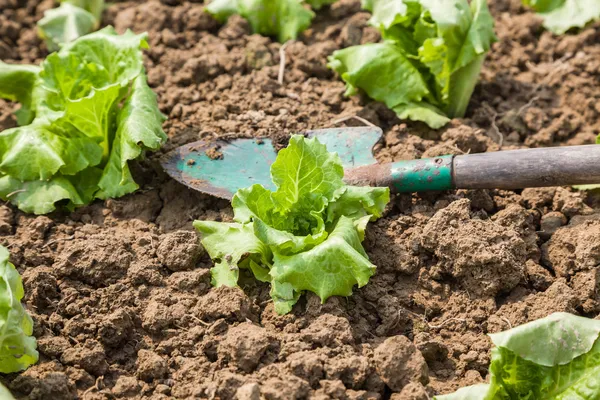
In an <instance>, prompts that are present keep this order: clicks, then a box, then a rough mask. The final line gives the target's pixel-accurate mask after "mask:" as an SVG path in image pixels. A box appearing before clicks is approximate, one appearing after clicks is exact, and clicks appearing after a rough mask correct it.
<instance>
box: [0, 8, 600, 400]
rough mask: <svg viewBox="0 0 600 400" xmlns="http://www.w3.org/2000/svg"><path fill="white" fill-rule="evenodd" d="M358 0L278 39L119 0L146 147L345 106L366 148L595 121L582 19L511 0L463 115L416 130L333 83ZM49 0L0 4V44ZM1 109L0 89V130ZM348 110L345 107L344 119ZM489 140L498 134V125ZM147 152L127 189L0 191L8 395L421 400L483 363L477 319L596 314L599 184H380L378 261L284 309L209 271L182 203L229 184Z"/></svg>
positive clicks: (234, 22) (598, 37) (357, 34)
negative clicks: (12, 369) (35, 206)
mask: <svg viewBox="0 0 600 400" xmlns="http://www.w3.org/2000/svg"><path fill="white" fill-rule="evenodd" d="M359 3H360V2H359V1H358V0H340V1H339V2H338V3H336V4H334V5H333V6H332V7H331V8H330V9H324V10H322V11H321V12H319V15H318V17H317V19H316V21H315V23H314V24H313V27H312V29H311V30H309V31H308V32H306V34H305V35H303V36H302V37H301V39H300V40H298V41H296V42H294V43H292V44H290V45H289V46H288V47H287V50H286V52H287V59H288V62H287V65H286V70H285V78H284V84H283V85H279V84H278V83H277V71H278V64H279V48H280V44H279V43H276V42H274V41H273V40H271V39H269V38H264V37H260V36H257V35H249V27H248V24H247V23H246V22H244V21H243V20H241V19H239V18H231V20H230V21H229V22H228V23H227V24H225V25H224V26H219V24H217V23H216V22H215V21H213V20H212V19H211V18H210V17H209V16H208V15H206V14H205V13H204V12H203V5H202V4H201V3H196V2H187V1H180V0H163V1H162V2H159V1H155V0H154V1H148V2H142V1H140V2H120V3H115V4H112V5H111V6H110V7H109V9H108V10H107V12H106V13H105V15H104V21H103V22H104V24H113V25H115V26H116V27H117V29H118V30H119V31H123V30H125V29H126V28H131V29H133V30H135V31H137V32H140V31H148V32H149V34H150V45H151V49H150V50H149V51H148V52H147V59H146V61H147V62H146V65H147V68H148V74H149V82H150V84H151V85H152V87H153V88H154V89H155V90H156V92H157V94H158V98H159V102H160V107H161V109H162V111H163V112H164V113H165V114H167V115H168V116H169V120H168V121H167V122H165V130H166V131H167V132H168V134H169V136H170V141H169V143H168V144H167V145H166V147H165V149H164V151H168V150H170V149H173V148H174V147H176V146H178V145H181V144H184V143H188V142H191V141H194V140H198V139H213V138H217V137H219V136H222V135H228V137H232V136H236V135H237V136H271V137H273V139H274V140H276V142H277V143H279V144H284V143H285V141H286V138H287V137H288V135H289V134H290V133H292V132H296V131H298V130H305V129H315V128H319V127H326V126H330V125H331V124H332V122H333V121H335V120H336V119H338V118H340V117H343V116H349V115H358V116H361V117H363V118H366V119H367V120H369V121H371V122H372V123H374V124H377V125H379V126H381V127H382V128H383V129H384V131H385V141H384V144H382V145H381V146H380V148H379V149H378V152H377V157H378V158H379V159H380V160H382V161H390V160H403V159H413V158H418V157H423V156H435V155H440V154H447V153H453V154H460V153H466V152H472V153H475V152H484V151H493V150H498V149H499V148H500V147H502V148H504V149H507V148H515V147H524V146H550V145H571V144H582V143H592V142H593V141H594V138H595V136H596V135H597V134H598V133H599V131H600V119H599V116H600V46H598V43H599V42H600V25H598V24H596V25H595V26H592V27H589V28H587V29H585V30H583V31H582V32H580V33H576V34H572V35H565V36H563V37H555V36H553V35H551V34H549V33H548V32H544V31H543V30H542V29H541V27H540V21H539V20H537V19H536V18H535V17H534V16H533V15H532V14H531V13H530V12H527V11H526V10H524V9H523V8H522V7H521V6H520V5H519V4H520V0H503V1H501V0H498V1H494V2H491V3H493V4H492V5H491V7H492V12H493V14H494V17H495V19H496V24H497V27H496V30H497V34H498V37H499V42H498V43H496V44H495V45H494V46H493V49H492V51H491V53H490V55H489V57H488V59H487V62H486V64H485V67H484V70H483V73H482V76H481V82H480V84H479V85H478V87H477V88H476V91H475V94H474V97H473V99H472V102H471V106H470V108H469V111H468V118H466V119H464V120H460V121H458V120H457V121H453V122H452V124H451V125H450V126H449V127H447V128H446V129H442V130H440V131H437V132H436V131H432V130H430V129H428V128H427V127H425V126H424V125H422V124H417V123H401V122H400V121H398V120H397V119H396V117H395V116H394V115H393V114H392V113H390V112H389V111H388V110H387V109H386V108H385V107H383V106H382V105H380V104H375V103H370V102H368V101H367V100H366V99H360V98H358V97H354V98H350V99H347V98H344V97H343V92H344V85H343V83H342V82H341V81H340V80H339V79H338V78H337V77H335V76H334V74H333V73H332V72H331V71H329V70H328V69H327V68H326V57H327V55H328V54H330V53H331V52H332V51H333V50H335V49H338V48H341V47H345V46H349V45H354V44H358V43H364V42H370V41H375V40H377V39H378V35H377V33H376V32H375V31H374V30H373V29H372V28H369V27H367V19H368V14H367V13H364V12H361V11H360V4H359ZM52 6H53V3H52V1H50V0H44V1H42V2H38V1H34V0H0V10H1V14H0V59H3V60H5V61H8V62H29V63H31V62H39V61H40V60H41V59H43V57H45V54H46V50H45V47H44V45H43V44H42V43H40V41H39V39H37V37H36V31H35V25H34V24H35V21H36V20H37V19H39V18H40V16H41V15H42V12H43V10H45V9H47V8H49V7H52ZM14 109H15V106H14V105H12V104H9V103H7V102H1V101H0V129H5V128H7V127H10V126H14V124H15V120H14V118H13V117H12V116H11V114H10V113H11V111H13V110H14ZM348 122H349V123H355V122H356V121H348ZM500 141H501V142H502V146H500V144H499V142H500ZM159 156H160V154H159V155H155V156H153V157H151V158H150V159H148V160H147V161H145V162H143V163H142V164H140V165H139V166H138V167H137V168H136V172H137V176H138V180H139V181H140V182H142V183H143V185H142V189H141V190H140V191H138V192H137V193H136V194H134V195H131V196H128V197H126V198H123V199H118V200H109V201H106V202H105V203H100V202H97V203H95V204H93V205H91V206H89V207H85V208H83V209H80V210H78V211H77V212H74V213H72V214H59V213H57V214H53V215H50V216H40V217H36V216H32V215H25V214H23V213H21V212H18V211H17V210H15V209H14V208H12V207H9V206H1V207H0V235H2V236H0V242H1V243H2V244H4V245H6V246H8V247H9V249H10V251H11V254H12V261H13V262H14V263H15V264H16V265H17V266H18V269H19V271H20V272H21V273H22V276H23V280H24V284H25V290H26V298H25V301H26V304H27V307H28V309H29V310H30V311H31V313H32V315H33V318H34V321H35V332H34V334H35V336H36V337H37V338H38V340H39V350H40V354H41V358H40V362H39V363H38V364H37V365H35V366H33V367H31V368H30V369H29V370H27V371H25V372H23V373H19V374H11V375H7V376H3V377H2V378H1V380H2V382H3V383H5V384H6V385H7V386H8V387H9V388H10V389H11V390H12V391H13V393H14V394H15V395H16V397H17V398H19V399H53V400H61V399H74V398H81V399H156V400H157V399H172V398H173V399H188V398H212V399H216V398H219V399H232V398H238V399H253V400H254V399H259V398H260V397H261V396H262V397H263V398H265V399H269V400H271V399H304V398H311V399H373V400H376V399H395V400H400V399H411V400H421V399H423V400H424V399H426V398H427V396H428V395H429V396H431V395H433V394H436V393H447V392H450V391H453V390H455V389H457V388H458V387H459V386H462V385H468V384H473V383H477V382H481V381H483V380H484V379H485V378H486V373H487V367H488V363H489V360H490V345H491V344H490V341H489V339H488V338H487V336H486V334H487V333H490V332H497V331H500V330H504V329H507V328H509V327H510V326H515V325H517V324H521V323H524V322H526V321H530V320H533V319H536V318H540V317H543V316H545V315H548V314H550V313H552V312H555V311H568V312H572V313H578V314H581V315H585V316H589V317H597V316H598V315H599V313H600V293H599V289H600V270H599V269H598V264H599V263H600V197H599V196H598V195H597V194H594V193H579V192H576V191H573V190H571V189H569V188H552V189H528V190H523V191H503V190H477V191H453V192H447V193H437V194H423V195H421V196H417V195H413V196H410V195H401V196H396V197H395V198H394V199H393V200H392V203H391V206H390V207H389V208H388V211H387V213H386V215H385V216H384V218H382V219H381V220H379V221H378V222H377V223H374V224H371V226H370V230H369V232H368V235H367V239H366V241H365V245H366V248H367V251H368V253H369V255H370V257H371V259H372V261H373V262H374V263H375V264H376V265H378V267H379V268H378V271H377V274H376V275H375V276H374V277H373V278H372V280H371V282H370V283H369V284H368V285H367V286H365V287H364V288H362V289H360V290H356V291H355V294H354V295H353V296H352V297H350V298H331V299H329V301H327V302H326V304H324V305H321V304H320V302H319V300H318V298H317V297H316V296H314V295H311V294H308V295H306V296H305V297H304V298H303V299H302V300H301V301H300V303H299V304H298V305H297V306H296V307H295V308H294V310H293V312H292V313H290V314H289V315H286V316H278V315H276V314H275V312H274V310H273V305H272V303H270V302H269V294H268V287H267V286H265V285H263V284H260V283H256V282H248V283H247V284H246V285H245V286H244V288H243V290H241V289H230V288H220V289H214V288H211V286H210V274H209V268H210V266H211V263H210V260H209V259H208V257H207V256H206V255H205V254H204V252H203V250H202V249H201V247H200V246H199V245H198V239H197V237H196V234H195V233H194V232H193V231H192V227H191V222H192V220H194V219H210V220H229V219H231V217H232V212H231V209H230V207H229V205H228V203H227V202H225V201H223V200H218V199H214V198H211V197H208V196H204V195H202V194H199V193H196V192H194V191H192V190H189V189H186V188H185V187H183V186H181V185H179V184H178V183H176V182H174V181H173V180H170V179H169V178H167V177H166V176H165V174H164V173H163V172H162V171H161V169H160V167H159V165H158V163H157V159H158V157H159Z"/></svg>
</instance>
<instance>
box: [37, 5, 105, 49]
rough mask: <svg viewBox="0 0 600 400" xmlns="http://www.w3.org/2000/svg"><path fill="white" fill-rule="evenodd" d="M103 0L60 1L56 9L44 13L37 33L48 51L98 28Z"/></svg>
mask: <svg viewBox="0 0 600 400" xmlns="http://www.w3.org/2000/svg"><path fill="white" fill-rule="evenodd" d="M103 10H104V0H62V1H61V5H60V6H59V7H58V8H53V9H50V10H48V11H46V12H44V18H42V19H41V20H39V21H38V23H37V25H38V32H39V35H40V37H41V38H42V39H45V41H46V46H47V47H48V50H50V51H56V50H58V49H59V47H60V46H61V45H62V44H64V43H68V42H71V41H73V40H75V39H77V38H78V37H80V36H83V35H86V34H88V33H90V32H93V31H95V30H96V29H98V27H99V26H100V20H101V19H102V11H103Z"/></svg>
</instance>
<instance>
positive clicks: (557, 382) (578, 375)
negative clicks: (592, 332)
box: [488, 321, 600, 400]
mask: <svg viewBox="0 0 600 400" xmlns="http://www.w3.org/2000/svg"><path fill="white" fill-rule="evenodd" d="M596 322H598V321H596ZM523 326H525V325H523ZM541 340H543V339H542V337H539V338H536V340H535V342H531V343H532V344H535V343H537V342H538V341H541ZM564 345H565V346H570V345H573V346H577V343H576V341H570V342H566V343H564ZM490 373H491V377H492V378H491V389H490V394H489V395H488V399H507V400H509V399H511V400H512V399H530V398H531V399H548V400H567V399H568V400H595V399H598V398H599V397H600V340H596V342H595V345H594V346H593V347H592V348H591V349H590V350H589V351H588V352H587V353H585V354H582V355H580V356H579V357H576V358H574V359H573V360H572V361H571V362H569V363H567V364H564V365H555V366H552V367H547V366H543V365H541V364H536V363H534V362H532V361H528V360H526V359H524V358H522V357H520V356H518V355H517V354H516V353H514V352H512V351H510V350H508V349H506V348H504V347H497V348H495V349H493V350H492V363H491V365H490Z"/></svg>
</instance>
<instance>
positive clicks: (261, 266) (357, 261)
mask: <svg viewBox="0 0 600 400" xmlns="http://www.w3.org/2000/svg"><path fill="white" fill-rule="evenodd" d="M271 177H272V179H273V182H274V184H275V186H276V187H277V191H275V192H272V191H270V190H268V189H265V188H264V187H263V186H261V185H253V186H250V187H248V188H246V189H240V190H238V192H237V193H236V194H235V195H234V197H233V199H232V202H231V203H232V206H233V209H234V215H235V217H234V220H235V221H237V222H238V223H234V224H231V223H220V222H202V221H196V222H195V223H194V226H196V228H197V229H198V230H200V232H201V233H202V236H203V239H202V244H203V245H204V247H205V248H206V250H207V251H208V253H209V255H210V256H211V258H212V259H213V261H214V263H215V267H214V268H213V284H215V285H217V286H220V285H228V286H232V285H235V284H237V282H238V278H239V269H240V268H242V269H249V270H251V271H252V273H253V274H254V276H255V277H256V279H258V280H260V281H262V282H269V283H271V297H272V299H273V301H274V304H275V310H276V312H278V313H280V314H285V313H287V312H289V311H290V310H291V309H292V307H293V305H294V304H295V303H296V302H297V301H298V299H299V298H300V295H301V293H302V291H304V290H310V291H313V292H315V293H317V294H319V296H321V298H322V299H323V301H324V300H326V299H327V297H329V296H333V295H349V294H351V292H352V286H353V285H355V284H358V285H359V286H362V285H364V284H366V283H367V282H368V279H369V277H370V276H371V275H372V274H373V272H374V268H375V267H374V266H373V265H372V264H371V263H370V262H369V261H368V258H367V256H366V254H365V252H364V249H363V248H362V245H361V241H362V240H363V239H364V233H365V229H366V226H367V224H368V222H369V219H371V218H372V217H373V218H376V217H378V216H380V215H381V213H382V211H383V209H384V208H385V205H386V203H387V202H388V201H389V189H388V188H359V187H349V186H346V185H344V183H343V180H342V178H343V168H342V164H341V160H340V158H339V157H338V156H337V154H335V153H329V152H327V149H326V148H325V146H324V145H322V144H321V143H319V141H318V139H316V138H313V139H305V138H304V137H303V136H300V135H294V136H292V138H291V139H290V143H289V146H288V147H287V148H286V149H284V150H281V151H280V152H279V154H278V156H277V159H276V161H275V162H274V163H273V165H272V166H271ZM326 219H327V221H326Z"/></svg>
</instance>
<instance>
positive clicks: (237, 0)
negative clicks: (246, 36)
mask: <svg viewBox="0 0 600 400" xmlns="http://www.w3.org/2000/svg"><path fill="white" fill-rule="evenodd" d="M326 1H327V0H326ZM205 10H206V11H207V12H208V13H210V14H211V15H212V16H213V17H214V18H215V19H217V20H218V21H220V22H224V21H226V20H227V19H228V18H229V17H230V16H232V15H234V14H239V15H240V16H242V17H243V18H245V19H247V20H248V22H249V23H250V26H251V27H252V31H253V32H254V33H258V34H261V35H265V36H275V37H277V39H278V40H279V41H280V42H282V43H283V42H286V41H288V40H291V39H296V38H297V37H298V34H300V32H302V31H304V30H305V29H306V28H308V27H309V26H310V23H311V21H312V19H313V17H314V13H313V12H312V11H310V10H308V9H306V8H305V7H304V6H303V3H302V1H300V0H278V1H272V0H215V1H212V2H211V3H210V4H208V5H207V6H206V8H205Z"/></svg>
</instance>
